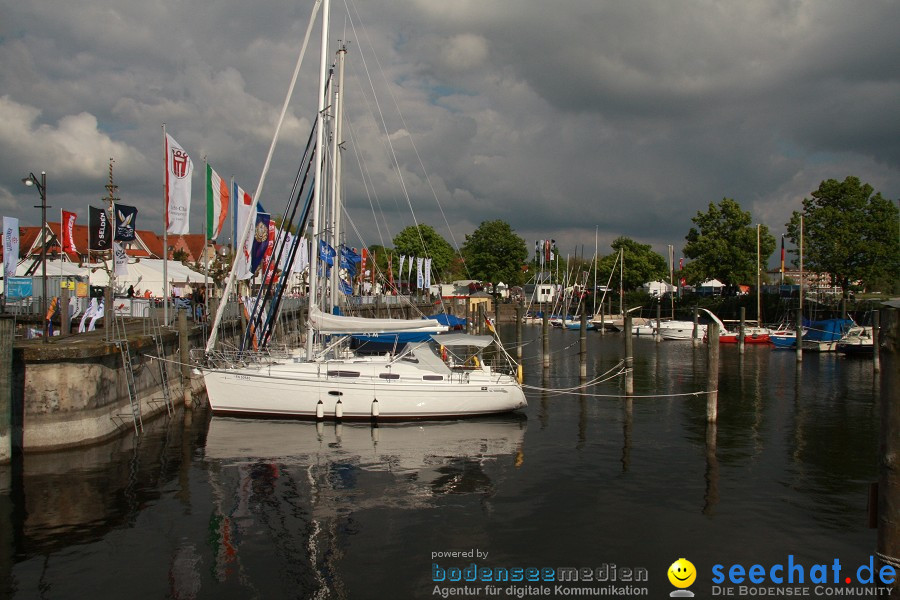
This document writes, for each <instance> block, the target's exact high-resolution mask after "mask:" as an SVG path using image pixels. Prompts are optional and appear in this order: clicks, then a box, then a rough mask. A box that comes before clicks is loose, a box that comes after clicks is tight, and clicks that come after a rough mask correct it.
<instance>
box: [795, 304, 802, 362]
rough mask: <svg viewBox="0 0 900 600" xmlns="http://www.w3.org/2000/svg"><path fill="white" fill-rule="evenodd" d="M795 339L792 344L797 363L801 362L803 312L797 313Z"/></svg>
mask: <svg viewBox="0 0 900 600" xmlns="http://www.w3.org/2000/svg"><path fill="white" fill-rule="evenodd" d="M796 334H797V337H796V340H797V341H796V342H794V344H795V346H796V348H795V349H796V351H797V362H802V361H803V311H798V312H797V332H796Z"/></svg>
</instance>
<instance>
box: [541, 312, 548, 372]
mask: <svg viewBox="0 0 900 600" xmlns="http://www.w3.org/2000/svg"><path fill="white" fill-rule="evenodd" d="M543 315H544V316H543V318H542V320H541V340H542V341H543V343H542V349H543V364H544V368H545V369H549V368H550V318H549V317H548V316H547V311H546V310H544V311H543Z"/></svg>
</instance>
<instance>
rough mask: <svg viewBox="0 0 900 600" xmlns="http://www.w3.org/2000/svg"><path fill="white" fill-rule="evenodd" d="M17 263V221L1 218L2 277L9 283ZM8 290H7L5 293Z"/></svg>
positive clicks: (13, 275)
mask: <svg viewBox="0 0 900 600" xmlns="http://www.w3.org/2000/svg"><path fill="white" fill-rule="evenodd" d="M18 263H19V219H17V218H15V217H3V277H4V278H5V281H7V282H8V281H9V279H10V277H15V276H16V265H17V264H18ZM8 291H9V289H8V288H7V292H8Z"/></svg>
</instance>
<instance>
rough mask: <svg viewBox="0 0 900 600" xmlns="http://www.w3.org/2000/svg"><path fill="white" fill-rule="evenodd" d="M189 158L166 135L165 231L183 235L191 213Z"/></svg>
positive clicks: (190, 164)
mask: <svg viewBox="0 0 900 600" xmlns="http://www.w3.org/2000/svg"><path fill="white" fill-rule="evenodd" d="M193 173H194V165H193V163H192V162H191V157H190V156H188V153H187V152H185V151H184V148H182V147H181V146H180V145H179V144H178V142H176V141H175V139H174V138H173V137H172V136H171V135H169V134H168V133H167V134H166V231H167V232H168V233H172V234H175V235H185V234H187V233H189V231H188V214H189V213H190V212H191V175H192V174H193Z"/></svg>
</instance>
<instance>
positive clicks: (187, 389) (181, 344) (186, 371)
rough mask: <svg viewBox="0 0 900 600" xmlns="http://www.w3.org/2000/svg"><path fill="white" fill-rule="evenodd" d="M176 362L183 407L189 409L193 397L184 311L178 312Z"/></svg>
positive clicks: (185, 312)
mask: <svg viewBox="0 0 900 600" xmlns="http://www.w3.org/2000/svg"><path fill="white" fill-rule="evenodd" d="M178 360H179V362H181V385H182V387H183V390H184V392H183V396H184V407H185V409H191V408H192V404H193V396H192V395H191V366H190V340H188V325H187V311H186V310H179V311H178Z"/></svg>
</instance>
